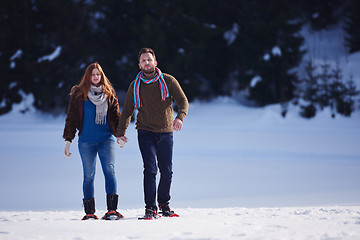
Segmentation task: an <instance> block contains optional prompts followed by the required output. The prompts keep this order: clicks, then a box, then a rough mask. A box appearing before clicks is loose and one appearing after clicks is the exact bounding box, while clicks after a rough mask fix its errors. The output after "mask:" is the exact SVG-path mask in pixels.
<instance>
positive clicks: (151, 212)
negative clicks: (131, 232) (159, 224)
mask: <svg viewBox="0 0 360 240" xmlns="http://www.w3.org/2000/svg"><path fill="white" fill-rule="evenodd" d="M159 217H161V216H160V215H159V214H158V213H157V207H151V208H145V215H144V217H140V218H138V219H139V220H154V219H157V218H159Z"/></svg>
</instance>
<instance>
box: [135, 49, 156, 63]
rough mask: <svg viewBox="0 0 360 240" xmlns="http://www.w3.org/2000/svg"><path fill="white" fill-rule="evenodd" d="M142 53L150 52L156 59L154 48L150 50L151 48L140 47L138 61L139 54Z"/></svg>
mask: <svg viewBox="0 0 360 240" xmlns="http://www.w3.org/2000/svg"><path fill="white" fill-rule="evenodd" d="M143 53H151V55H153V56H154V60H156V57H155V52H154V50H152V49H151V48H142V49H140V51H139V54H138V61H140V56H141V54H143Z"/></svg>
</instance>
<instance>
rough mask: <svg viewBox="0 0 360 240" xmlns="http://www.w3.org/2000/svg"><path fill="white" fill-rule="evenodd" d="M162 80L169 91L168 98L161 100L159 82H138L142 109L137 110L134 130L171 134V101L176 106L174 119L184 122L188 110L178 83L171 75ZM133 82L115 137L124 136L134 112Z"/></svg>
mask: <svg viewBox="0 0 360 240" xmlns="http://www.w3.org/2000/svg"><path fill="white" fill-rule="evenodd" d="M163 75H164V80H165V82H166V84H167V87H168V90H169V97H168V98H166V99H165V101H162V100H161V95H160V94H161V93H160V87H159V82H154V83H150V84H145V83H143V82H142V81H140V98H141V102H142V105H143V106H142V107H141V108H140V109H138V114H137V117H136V129H141V130H148V131H152V132H161V133H168V132H173V122H174V116H173V108H172V103H173V99H174V100H175V103H176V105H177V106H178V113H177V116H176V118H179V119H180V120H181V121H183V120H184V118H185V116H186V114H187V112H188V109H189V103H188V100H187V98H186V96H185V94H184V92H183V90H182V89H181V87H180V84H179V82H178V81H177V80H176V79H175V78H174V77H173V76H171V75H169V74H166V73H164V74H163ZM133 90H134V81H132V82H131V83H130V86H129V89H128V91H127V94H126V98H125V103H124V107H123V109H122V112H121V117H120V120H119V125H118V128H117V133H116V137H121V136H124V135H125V133H126V129H127V128H128V126H129V123H130V120H131V116H132V114H133V112H134V109H135V107H134V91H133Z"/></svg>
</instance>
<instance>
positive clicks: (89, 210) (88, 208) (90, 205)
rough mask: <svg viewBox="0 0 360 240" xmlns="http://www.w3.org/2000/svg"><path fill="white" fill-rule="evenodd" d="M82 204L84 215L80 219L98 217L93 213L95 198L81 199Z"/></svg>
mask: <svg viewBox="0 0 360 240" xmlns="http://www.w3.org/2000/svg"><path fill="white" fill-rule="evenodd" d="M83 204H84V210H85V213H86V215H85V216H84V217H83V218H82V219H81V220H87V219H99V218H98V217H97V216H96V215H95V199H94V198H90V199H83Z"/></svg>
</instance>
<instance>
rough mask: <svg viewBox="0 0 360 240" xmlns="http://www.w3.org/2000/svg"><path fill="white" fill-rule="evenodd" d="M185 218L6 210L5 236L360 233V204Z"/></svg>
mask: <svg viewBox="0 0 360 240" xmlns="http://www.w3.org/2000/svg"><path fill="white" fill-rule="evenodd" d="M178 210H179V212H181V214H182V215H181V217H180V218H170V219H169V218H167V219H163V218H160V219H158V220H155V221H138V220H137V219H136V218H135V217H137V216H139V213H140V212H142V209H134V210H124V211H122V212H123V214H124V215H126V216H128V218H125V219H124V220H120V221H110V222H109V221H101V220H99V221H81V220H79V215H81V214H82V213H81V212H79V211H67V212H0V239H3V240H17V239H19V240H20V239H52V240H58V239H72V240H87V239H114V240H117V239H119V240H120V239H172V240H185V239H192V240H195V239H198V240H200V239H209V240H210V239H214V240H215V239H219V240H220V239H286V240H289V239H311V240H313V239H324V240H325V239H328V240H330V239H332V240H333V239H351V240H357V239H359V237H360V218H359V215H360V214H359V212H360V207H303V208H293V207H292V208H287V207H286V208H201V209H200V208H181V209H178Z"/></svg>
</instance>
